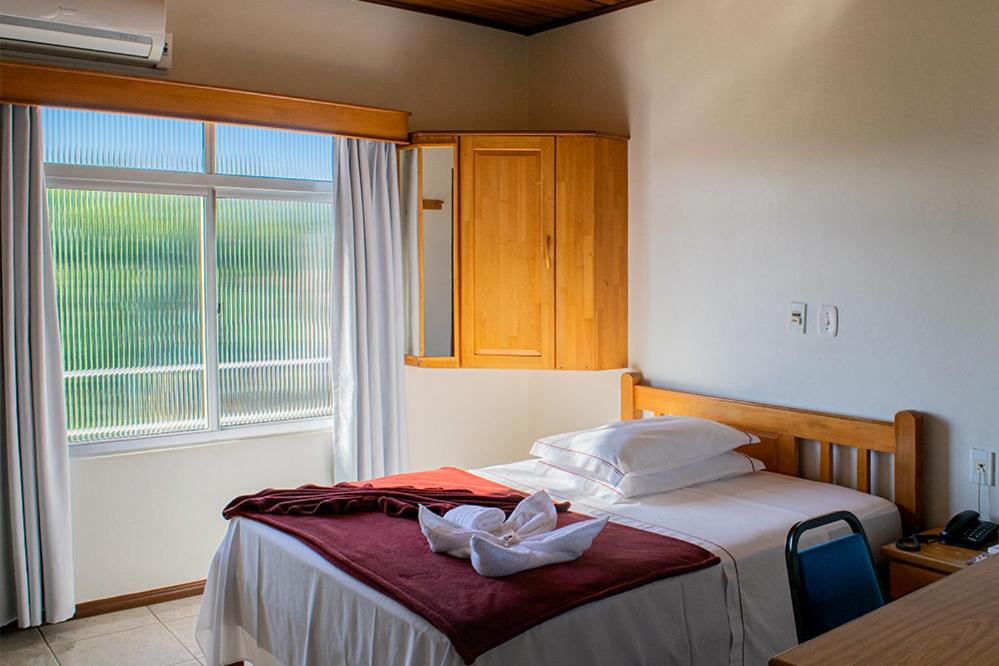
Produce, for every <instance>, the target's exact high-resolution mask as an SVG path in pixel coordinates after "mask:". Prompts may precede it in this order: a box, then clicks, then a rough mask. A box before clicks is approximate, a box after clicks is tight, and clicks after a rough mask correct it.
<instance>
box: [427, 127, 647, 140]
mask: <svg viewBox="0 0 999 666" xmlns="http://www.w3.org/2000/svg"><path fill="white" fill-rule="evenodd" d="M463 136H555V137H558V136H602V137H605V138H608V139H624V140H626V141H627V140H628V139H629V138H630V137H629V136H628V135H627V134H616V133H614V132H598V131H596V130H421V131H419V132H411V133H410V135H409V140H410V143H453V142H456V141H457V140H458V139H459V138H460V137H463Z"/></svg>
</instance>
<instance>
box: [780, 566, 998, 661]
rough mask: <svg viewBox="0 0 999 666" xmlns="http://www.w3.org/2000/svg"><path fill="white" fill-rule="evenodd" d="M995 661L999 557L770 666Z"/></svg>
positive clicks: (805, 645)
mask: <svg viewBox="0 0 999 666" xmlns="http://www.w3.org/2000/svg"><path fill="white" fill-rule="evenodd" d="M997 660H999V555H994V556H992V557H990V558H989V559H987V560H985V561H984V562H979V563H978V564H975V565H973V566H970V567H968V568H966V569H962V570H961V571H958V572H957V573H954V574H952V575H950V576H947V577H945V578H943V579H941V580H939V581H937V582H935V583H933V584H931V585H928V586H926V587H924V588H922V589H920V590H916V591H915V592H913V593H912V594H909V595H906V596H905V597H904V598H902V599H899V600H898V601H893V602H892V603H890V604H888V605H887V606H885V607H884V608H880V609H878V610H876V611H874V612H873V613H868V614H867V615H865V616H863V617H861V618H859V619H856V620H854V621H853V622H849V623H847V624H845V625H843V626H842V627H837V628H836V629H833V630H832V631H830V632H828V633H825V634H822V635H821V636H819V637H818V638H813V639H812V640H810V641H807V642H805V643H802V644H801V645H799V646H798V647H796V648H792V649H790V650H788V651H787V652H784V653H782V654H779V655H777V656H776V657H774V658H772V659H771V660H770V666H829V665H830V664H865V665H867V664H886V665H889V664H890V665H891V666H899V665H900V664H905V666H918V665H920V664H925V665H926V666H930V665H933V666H936V665H937V664H991V663H996V662H997Z"/></svg>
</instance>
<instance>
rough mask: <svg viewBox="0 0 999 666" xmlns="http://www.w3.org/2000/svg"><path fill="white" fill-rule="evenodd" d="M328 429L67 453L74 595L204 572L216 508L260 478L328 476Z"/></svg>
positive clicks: (264, 483) (292, 481)
mask: <svg viewBox="0 0 999 666" xmlns="http://www.w3.org/2000/svg"><path fill="white" fill-rule="evenodd" d="M332 449H333V443H332V435H331V434H329V433H311V434H298V435H289V436H286V437H281V438H264V439H246V440H242V441H234V442H228V443H223V444H213V445H208V446H200V447H191V448H183V449H173V450H166V451H150V452H143V453H134V454H129V455H115V456H108V457H100V458H74V459H73V460H72V463H71V476H72V491H73V492H72V498H73V563H74V566H75V571H76V597H77V600H78V601H89V600H91V599H102V598H105V597H110V596H116V595H119V594H129V593H131V592H139V591H143V590H150V589H154V588H158V587H166V586H168V585H176V584H178V583H186V582H189V581H193V580H198V579H201V578H204V577H205V574H206V573H207V572H208V563H209V562H210V561H211V556H212V553H214V552H215V548H216V546H217V545H218V543H219V540H220V539H221V538H222V535H223V534H225V529H226V522H225V521H224V520H223V519H222V507H224V506H225V505H226V504H227V503H228V502H229V500H231V499H232V498H233V497H236V496H237V495H242V494H246V493H251V492H256V491H257V490H260V489H261V488H265V487H294V486H298V485H301V484H303V483H309V482H312V483H330V482H331V481H332V476H333V472H332V470H333V452H332Z"/></svg>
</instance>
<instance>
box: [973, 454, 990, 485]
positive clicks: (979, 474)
mask: <svg viewBox="0 0 999 666" xmlns="http://www.w3.org/2000/svg"><path fill="white" fill-rule="evenodd" d="M995 459H996V454H995V453H994V452H993V451H986V450H985V449H971V470H970V473H969V475H968V480H969V481H971V482H972V483H975V484H978V483H981V484H983V485H986V486H994V485H996V462H995ZM980 470H981V471H980ZM983 472H984V473H983Z"/></svg>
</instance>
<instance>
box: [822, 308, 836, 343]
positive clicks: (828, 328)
mask: <svg viewBox="0 0 999 666" xmlns="http://www.w3.org/2000/svg"><path fill="white" fill-rule="evenodd" d="M838 333H839V309H838V308H837V307H836V306H835V305H823V306H822V307H821V308H819V335H824V336H826V337H829V338H835V337H836V335H837V334H838Z"/></svg>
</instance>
